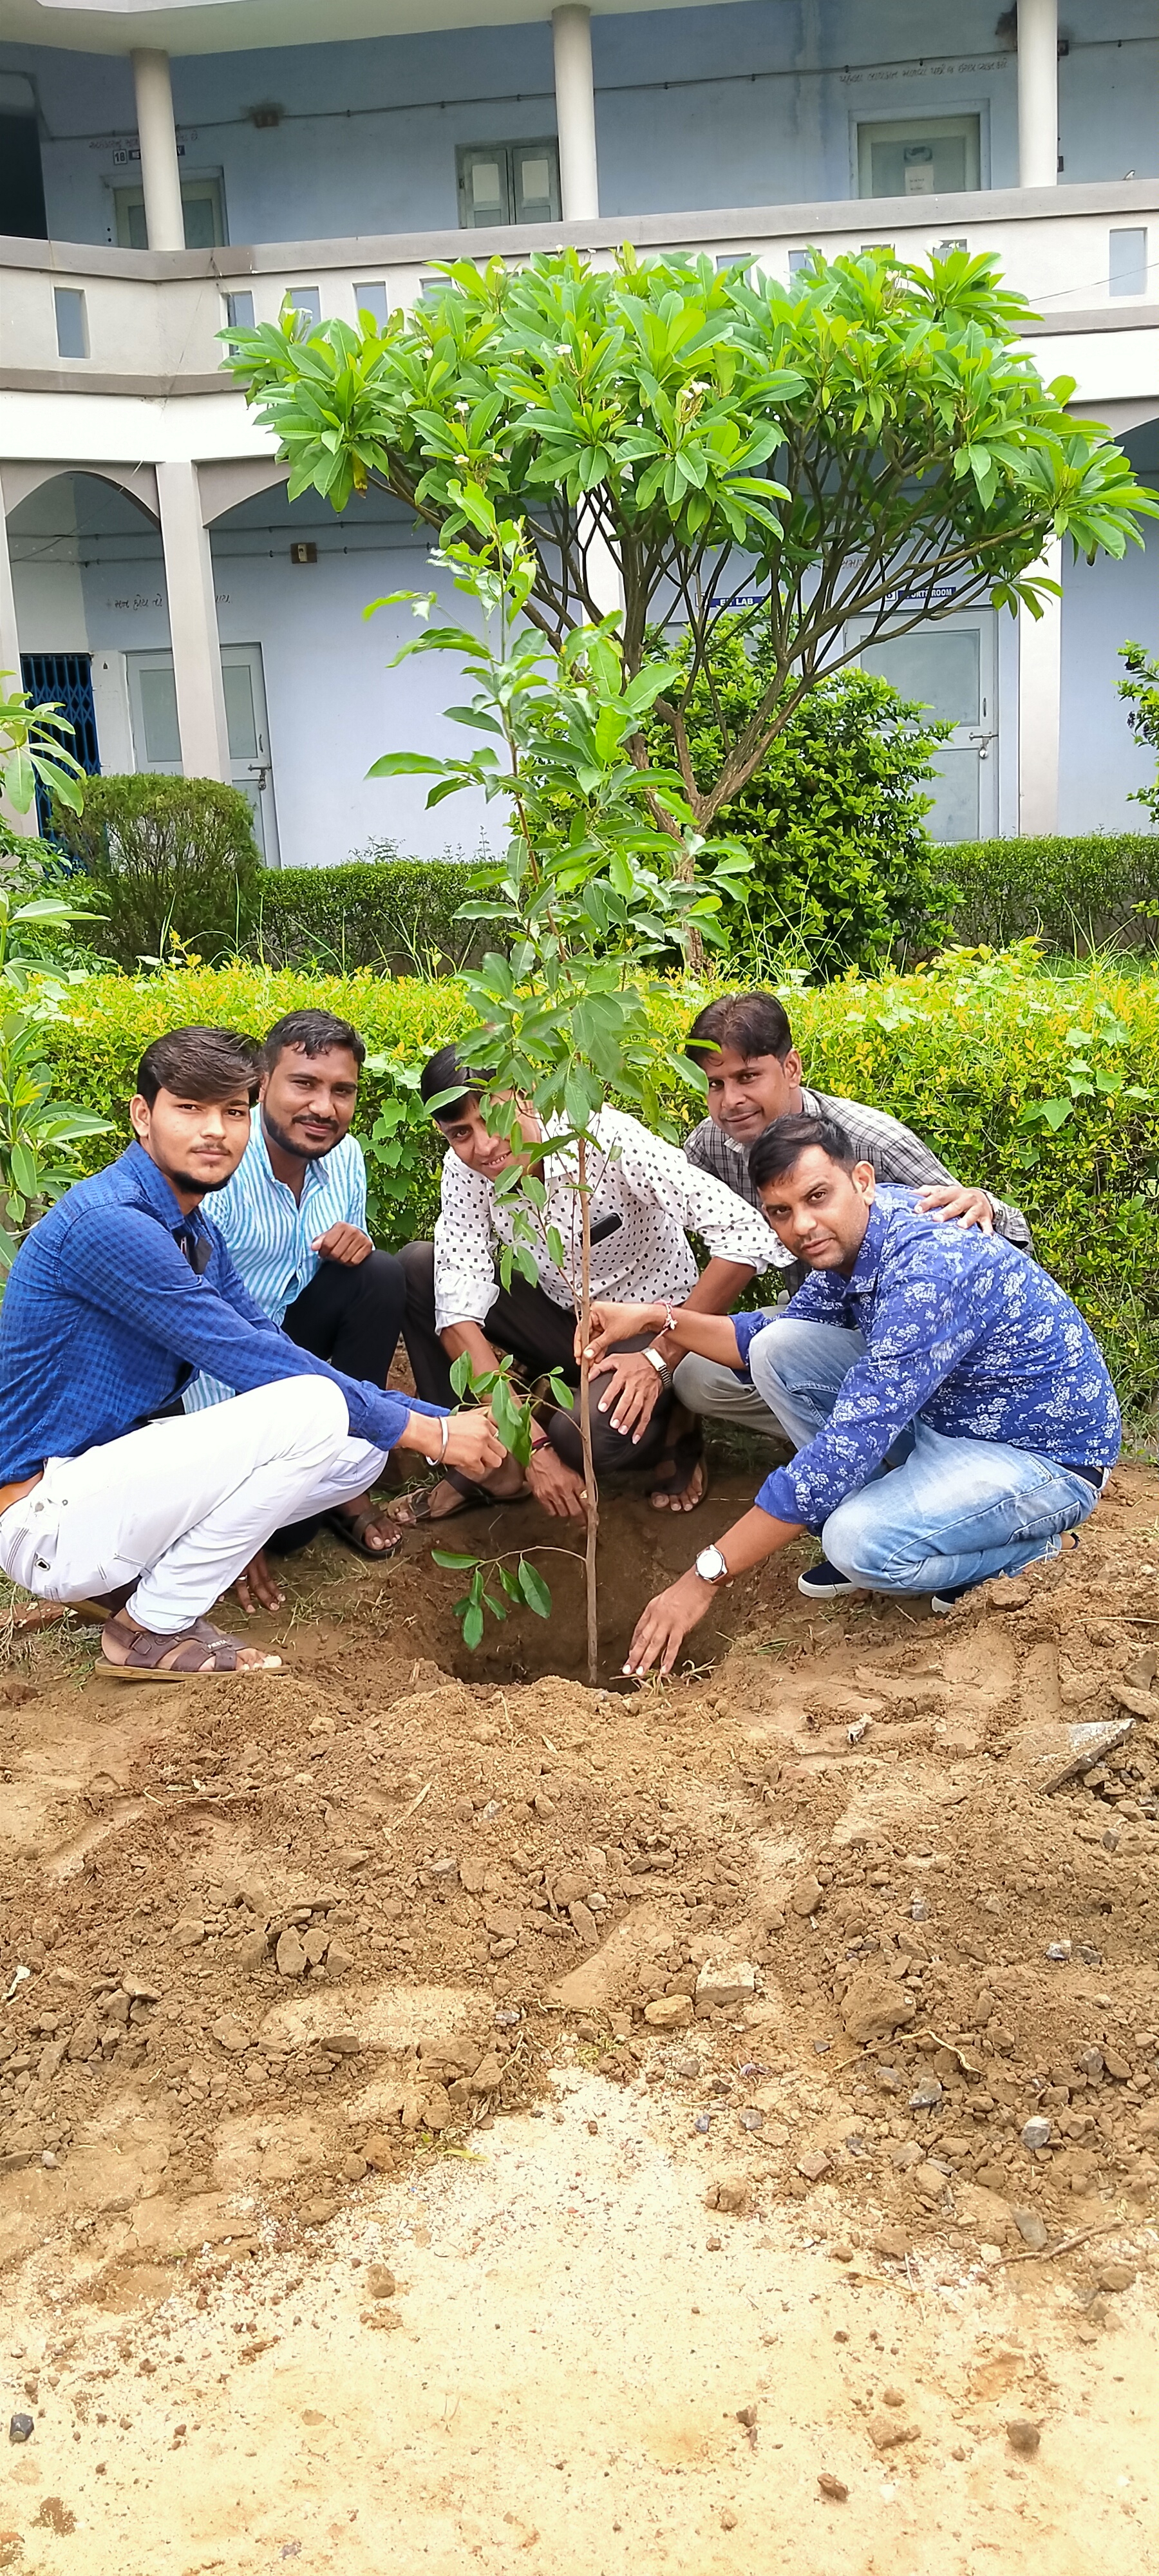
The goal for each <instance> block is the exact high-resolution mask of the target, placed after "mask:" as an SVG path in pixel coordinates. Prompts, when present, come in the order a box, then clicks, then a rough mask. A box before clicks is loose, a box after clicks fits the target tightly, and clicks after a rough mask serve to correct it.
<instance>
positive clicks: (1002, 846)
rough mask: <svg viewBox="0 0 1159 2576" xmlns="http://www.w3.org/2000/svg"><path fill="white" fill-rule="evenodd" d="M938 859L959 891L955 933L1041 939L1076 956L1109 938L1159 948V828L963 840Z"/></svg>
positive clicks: (1000, 939)
mask: <svg viewBox="0 0 1159 2576" xmlns="http://www.w3.org/2000/svg"><path fill="white" fill-rule="evenodd" d="M941 856H942V858H943V860H944V861H945V864H946V871H947V874H948V875H949V877H950V878H951V879H952V882H953V884H954V885H955V886H956V887H957V889H958V900H957V902H956V903H952V904H951V911H952V914H953V918H954V925H955V936H956V937H957V938H958V939H961V940H968V941H971V942H973V943H974V944H975V945H977V946H979V947H980V946H982V945H983V944H985V945H986V946H988V947H991V948H1008V947H1010V946H1011V944H1012V942H1013V941H1015V940H1016V939H1031V938H1039V939H1041V941H1042V943H1043V945H1044V947H1046V948H1048V949H1057V950H1061V951H1062V952H1063V954H1064V955H1068V956H1078V957H1085V956H1089V955H1090V953H1091V952H1092V950H1097V949H1100V948H1105V947H1107V946H1108V945H1109V944H1111V943H1112V942H1113V943H1114V944H1115V945H1117V946H1118V947H1120V948H1133V949H1141V950H1143V951H1151V952H1153V951H1154V950H1155V949H1156V948H1157V947H1159V832H1088V833H1086V834H1084V835H1083V836H1082V837H1080V838H1078V839H1069V840H1068V839H1065V838H1057V839H1034V838H1031V837H1029V836H1028V837H1027V839H1026V840H1011V841H962V842H956V843H955V844H954V845H953V847H951V848H947V849H944V850H943V851H942V852H941Z"/></svg>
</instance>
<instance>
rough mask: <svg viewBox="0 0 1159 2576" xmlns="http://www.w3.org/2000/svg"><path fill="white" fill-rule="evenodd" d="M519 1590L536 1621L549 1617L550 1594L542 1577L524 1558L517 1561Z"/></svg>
mask: <svg viewBox="0 0 1159 2576" xmlns="http://www.w3.org/2000/svg"><path fill="white" fill-rule="evenodd" d="M519 1589H520V1591H521V1593H522V1594H523V1598H524V1600H525V1601H526V1603H527V1607H528V1609H529V1610H534V1612H535V1615H536V1618H537V1619H549V1618H550V1617H551V1594H550V1592H549V1591H548V1588H547V1585H546V1583H545V1582H544V1580H543V1576H542V1575H541V1574H540V1573H539V1572H538V1571H537V1569H536V1568H535V1566H534V1565H529V1564H528V1561H527V1558H526V1557H525V1556H521V1557H520V1559H519Z"/></svg>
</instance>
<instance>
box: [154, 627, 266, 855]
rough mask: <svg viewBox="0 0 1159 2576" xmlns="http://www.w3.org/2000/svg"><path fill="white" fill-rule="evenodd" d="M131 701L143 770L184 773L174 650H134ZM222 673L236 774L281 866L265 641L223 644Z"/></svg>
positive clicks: (262, 840) (261, 844)
mask: <svg viewBox="0 0 1159 2576" xmlns="http://www.w3.org/2000/svg"><path fill="white" fill-rule="evenodd" d="M126 658H127V663H128V678H129V705H130V708H131V710H132V719H133V748H134V752H135V754H136V761H137V767H138V769H159V770H161V771H162V772H163V773H164V774H165V775H167V776H168V777H171V778H180V776H181V736H180V732H179V729H178V724H177V689H176V685H175V683H174V678H173V655H172V653H170V652H156V653H130V654H128V656H127V657H126ZM221 677H222V685H223V687H224V690H225V717H226V724H227V726H228V729H229V761H230V776H231V778H232V781H233V784H234V786H235V787H240V788H241V791H242V794H243V795H244V796H245V798H246V800H247V802H248V804H249V807H250V810H251V812H252V814H253V818H254V837H255V839H256V841H257V845H258V848H259V850H260V851H261V854H262V857H263V859H264V860H265V863H266V866H267V867H268V868H276V867H277V865H278V821H277V813H276V810H275V806H274V781H273V770H272V767H271V762H270V733H269V723H268V720H267V716H266V692H265V685H264V682H263V678H262V648H261V646H260V644H223V645H222V648H221Z"/></svg>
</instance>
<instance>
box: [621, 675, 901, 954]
mask: <svg viewBox="0 0 1159 2576" xmlns="http://www.w3.org/2000/svg"><path fill="white" fill-rule="evenodd" d="M682 649H685V654H686V648H682ZM678 658H679V657H678ZM717 658H718V662H719V666H720V668H719V671H718V672H717V673H715V674H714V682H715V684H716V688H717V705H716V709H714V707H713V705H712V703H711V701H710V699H709V694H708V688H707V683H706V682H705V681H704V680H703V679H698V680H697V682H696V684H695V686H694V688H693V690H692V692H691V694H690V697H689V698H688V700H687V702H686V710H685V720H686V723H687V727H688V743H689V750H690V753H691V756H692V766H693V769H694V771H695V773H696V776H697V779H698V781H703V780H705V779H707V778H709V777H711V776H714V775H715V774H716V773H717V771H718V770H719V769H720V766H721V762H722V758H723V739H724V736H727V738H728V740H730V741H733V740H735V739H736V737H737V735H738V734H739V733H740V732H741V730H742V728H743V726H744V725H745V724H746V723H747V721H748V719H749V717H750V716H751V714H752V712H753V710H754V708H755V707H756V706H757V704H758V702H759V699H760V695H761V691H762V689H763V687H764V686H765V680H766V673H765V663H766V660H767V653H766V652H765V651H762V650H758V651H757V652H756V653H753V654H750V653H749V651H748V650H747V649H746V647H745V645H744V643H743V642H742V640H741V639H740V637H739V636H736V635H734V636H733V637H732V638H731V640H730V641H729V643H728V645H727V648H722V649H721V651H720V653H719V654H718V657H717ZM717 709H718V710H719V718H720V719H721V720H722V721H718V716H717ZM722 722H723V728H724V734H723V736H722ZM947 731H948V727H946V726H945V725H938V724H931V723H929V722H928V721H926V719H925V711H924V709H923V708H921V707H917V706H911V705H909V704H908V702H907V701H906V700H905V699H904V698H902V697H899V695H898V692H897V690H896V689H894V688H891V686H890V684H889V682H888V680H881V679H877V678H875V677H874V676H873V675H872V674H871V673H870V672H868V671H860V670H849V671H842V672H839V673H837V674H836V675H835V676H834V677H833V678H832V679H830V680H822V681H820V682H819V683H818V685H817V687H816V688H815V689H813V690H811V692H810V694H809V696H808V697H807V698H805V699H804V700H803V701H802V703H801V705H800V706H799V707H798V708H797V709H796V712H795V714H793V715H792V716H790V718H789V721H788V723H787V724H786V726H785V728H784V731H783V732H782V733H780V734H778V735H777V737H776V740H775V741H774V743H773V745H772V748H771V750H770V752H769V754H768V757H767V759H766V760H765V761H764V762H763V764H762V766H761V768H760V769H758V770H757V772H756V774H755V776H754V777H753V778H751V779H750V780H749V783H748V786H747V787H745V788H744V789H743V790H742V792H741V794H740V795H739V796H734V797H733V799H732V801H731V803H730V804H728V805H724V806H722V807H721V811H720V815H719V818H718V820H719V828H720V829H721V830H722V831H725V832H730V833H735V834H736V836H737V838H738V839H739V840H741V841H744V842H745V843H746V844H747V846H748V848H749V849H750V851H751V852H752V857H753V872H752V875H751V876H750V877H749V879H748V885H747V912H748V921H747V923H745V922H744V920H743V915H742V914H741V912H740V909H739V907H738V911H737V915H736V919H737V922H738V924H740V925H741V926H739V927H738V928H737V930H736V933H735V936H736V940H737V944H738V945H739V946H740V947H741V948H742V949H743V946H744V944H745V941H746V939H747V940H748V941H749V942H750V944H751V941H752V938H753V935H754V933H755V934H756V935H757V937H758V940H760V941H761V942H762V943H765V944H768V945H770V946H772V947H774V948H776V947H780V948H782V949H783V948H784V945H785V943H786V941H787V940H791V941H792V942H793V943H794V945H795V946H796V948H797V951H798V954H799V955H800V957H801V959H802V962H807V963H808V966H809V969H810V972H811V974H812V975H814V976H821V977H828V976H831V975H838V974H841V973H843V972H845V971H846V969H847V968H849V967H850V966H859V967H869V968H871V969H873V968H876V967H878V966H880V965H884V964H887V963H888V962H889V961H890V960H891V959H892V960H893V961H894V962H895V963H898V964H900V963H901V962H902V961H903V959H904V957H905V955H906V954H907V953H908V954H910V955H912V954H913V953H914V951H915V950H916V949H919V948H921V949H929V948H931V947H936V946H937V944H938V941H939V939H940V938H942V937H943V936H944V935H945V933H946V931H947V929H948V924H949V914H948V908H947V897H948V894H949V887H948V884H947V876H948V865H947V854H946V853H945V852H944V851H941V850H938V849H937V848H935V846H934V844H933V842H931V840H930V838H929V835H928V833H927V831H926V828H925V816H926V815H927V814H928V812H929V810H930V806H931V804H932V802H933V799H932V798H931V797H930V796H928V795H927V794H926V793H925V782H926V781H927V779H930V778H932V777H933V775H934V754H935V753H936V750H937V746H938V743H939V742H940V741H941V740H942V738H943V736H944V735H945V733H946V732H947ZM670 746H671V737H670V735H669V733H668V730H667V727H664V726H659V725H658V726H654V727H653V729H652V735H651V748H652V752H653V757H654V758H655V759H657V760H658V761H664V760H667V759H668V758H670V756H671V755H670Z"/></svg>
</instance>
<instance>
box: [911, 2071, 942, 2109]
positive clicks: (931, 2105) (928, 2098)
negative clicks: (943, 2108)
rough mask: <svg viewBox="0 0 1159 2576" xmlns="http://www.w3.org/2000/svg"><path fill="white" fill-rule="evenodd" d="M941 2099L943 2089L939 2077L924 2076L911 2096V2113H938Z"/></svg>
mask: <svg viewBox="0 0 1159 2576" xmlns="http://www.w3.org/2000/svg"><path fill="white" fill-rule="evenodd" d="M941 2098H942V2088H941V2085H940V2084H939V2082H938V2079H937V2076H936V2075H923V2077H922V2079H921V2082H920V2084H916V2085H915V2086H914V2090H913V2092H912V2093H911V2094H910V2097H909V2106H910V2109H911V2111H936V2110H937V2107H938V2104H939V2102H940V2101H941Z"/></svg>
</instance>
